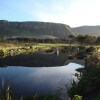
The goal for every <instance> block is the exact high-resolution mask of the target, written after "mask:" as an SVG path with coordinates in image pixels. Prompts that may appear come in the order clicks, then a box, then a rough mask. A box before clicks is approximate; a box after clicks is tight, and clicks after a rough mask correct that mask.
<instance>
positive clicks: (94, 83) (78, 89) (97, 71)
mask: <svg viewBox="0 0 100 100" xmlns="http://www.w3.org/2000/svg"><path fill="white" fill-rule="evenodd" d="M85 60H86V63H85V69H84V70H83V71H82V75H81V76H79V77H78V82H76V81H74V80H73V81H72V82H71V85H70V86H69V87H68V86H66V88H67V90H68V94H69V96H70V97H71V98H73V97H74V95H80V96H82V97H83V98H84V99H85V100H89V97H92V94H94V95H95V96H94V97H93V99H92V100H98V98H99V95H98V94H97V92H96V91H98V92H100V90H99V89H100V80H99V78H100V56H99V55H96V54H92V55H91V56H88V57H86V58H85ZM88 94H90V95H88ZM99 99H100V98H99Z"/></svg>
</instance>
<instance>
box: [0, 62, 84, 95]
mask: <svg viewBox="0 0 100 100" xmlns="http://www.w3.org/2000/svg"><path fill="white" fill-rule="evenodd" d="M81 67H83V66H81V65H79V64H75V63H70V64H68V65H65V66H61V67H21V66H17V67H16V66H8V67H1V68H0V86H1V84H2V79H5V80H7V81H8V82H9V84H10V86H11V88H12V90H13V91H14V94H15V95H17V96H19V95H25V96H30V95H34V94H36V93H38V94H39V95H47V94H53V93H55V91H56V90H57V89H58V87H63V86H64V84H66V83H67V82H69V81H70V80H71V79H73V78H74V79H76V77H75V76H74V75H73V74H75V73H76V72H77V71H76V69H77V68H81Z"/></svg>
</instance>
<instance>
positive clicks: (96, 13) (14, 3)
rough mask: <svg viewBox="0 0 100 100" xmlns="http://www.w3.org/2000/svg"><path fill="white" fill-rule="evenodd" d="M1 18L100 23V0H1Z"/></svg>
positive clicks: (66, 22)
mask: <svg viewBox="0 0 100 100" xmlns="http://www.w3.org/2000/svg"><path fill="white" fill-rule="evenodd" d="M0 20H8V21H43V22H56V23H63V24H67V25H69V26H71V27H78V26H83V25H100V0H0Z"/></svg>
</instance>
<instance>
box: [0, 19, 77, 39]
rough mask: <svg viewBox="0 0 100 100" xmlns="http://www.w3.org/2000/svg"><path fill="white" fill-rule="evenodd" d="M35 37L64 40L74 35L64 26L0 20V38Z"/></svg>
mask: <svg viewBox="0 0 100 100" xmlns="http://www.w3.org/2000/svg"><path fill="white" fill-rule="evenodd" d="M2 35H3V36H36V37H41V38H48V37H51V38H66V37H68V36H69V35H76V33H75V32H73V31H72V29H71V28H70V27H69V26H68V25H65V24H57V23H49V22H9V21H5V20H0V36H2Z"/></svg>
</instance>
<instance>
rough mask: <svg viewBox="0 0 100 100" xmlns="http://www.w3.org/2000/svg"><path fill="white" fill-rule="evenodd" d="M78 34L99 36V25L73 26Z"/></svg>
mask: <svg viewBox="0 0 100 100" xmlns="http://www.w3.org/2000/svg"><path fill="white" fill-rule="evenodd" d="M73 30H74V31H75V32H78V33H79V34H80V35H92V36H100V26H81V27H76V28H73Z"/></svg>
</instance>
